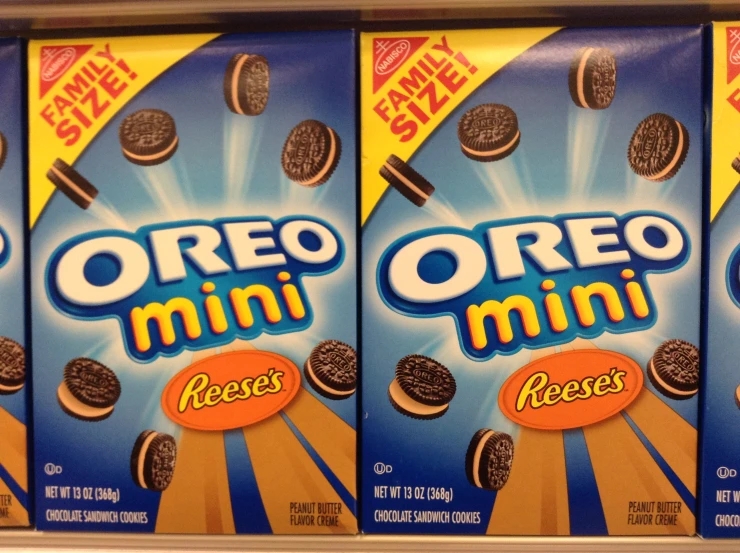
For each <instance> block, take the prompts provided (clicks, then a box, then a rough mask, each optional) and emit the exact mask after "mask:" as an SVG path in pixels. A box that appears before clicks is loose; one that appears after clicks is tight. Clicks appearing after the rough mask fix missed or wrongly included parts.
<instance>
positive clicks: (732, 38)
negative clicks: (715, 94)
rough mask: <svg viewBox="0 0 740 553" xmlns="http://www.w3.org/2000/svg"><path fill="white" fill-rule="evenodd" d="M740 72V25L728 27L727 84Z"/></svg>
mask: <svg viewBox="0 0 740 553" xmlns="http://www.w3.org/2000/svg"><path fill="white" fill-rule="evenodd" d="M738 74H740V27H727V84H730V83H731V82H732V81H733V80H735V77H737V76H738Z"/></svg>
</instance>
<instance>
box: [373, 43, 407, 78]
mask: <svg viewBox="0 0 740 553" xmlns="http://www.w3.org/2000/svg"><path fill="white" fill-rule="evenodd" d="M375 48H376V50H377V51H378V55H379V57H378V58H377V61H376V62H375V72H376V73H377V74H378V75H385V74H386V73H390V72H392V71H394V70H396V69H397V68H398V66H399V65H401V64H402V63H403V62H404V61H405V60H406V58H408V57H409V52H410V51H411V43H410V42H409V41H408V40H406V39H405V38H401V39H399V40H395V41H393V42H389V41H384V40H378V41H376V43H375Z"/></svg>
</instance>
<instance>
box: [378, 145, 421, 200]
mask: <svg viewBox="0 0 740 553" xmlns="http://www.w3.org/2000/svg"><path fill="white" fill-rule="evenodd" d="M380 176H381V177H383V178H384V179H385V180H386V181H388V184H390V185H391V186H392V187H393V188H395V189H396V190H398V191H399V192H400V193H401V194H403V197H404V198H406V199H407V200H409V201H410V202H411V203H412V204H414V205H416V206H418V207H421V206H423V205H424V204H425V203H426V202H427V200H428V199H429V197H430V196H431V195H432V194H434V186H432V184H431V183H430V182H429V181H428V180H427V179H425V178H424V177H422V176H421V175H420V174H419V173H417V172H416V171H415V170H414V169H413V168H412V167H411V166H410V165H409V164H408V163H406V162H405V161H403V160H402V159H401V158H400V157H398V156H395V155H393V154H391V155H390V156H389V157H388V159H386V160H385V163H384V164H383V166H382V167H381V168H380Z"/></svg>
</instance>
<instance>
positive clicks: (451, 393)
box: [388, 354, 457, 420]
mask: <svg viewBox="0 0 740 553" xmlns="http://www.w3.org/2000/svg"><path fill="white" fill-rule="evenodd" d="M456 391H457V384H456V383H455V378H454V377H453V376H452V373H451V372H450V371H449V369H448V368H447V367H445V366H444V365H443V364H442V363H440V362H438V361H435V360H434V359H432V358H431V357H426V356H425V355H416V354H414V355H407V356H406V357H404V358H403V359H401V360H400V361H399V362H398V364H397V365H396V377H395V378H394V379H393V381H392V382H391V385H390V386H389V387H388V398H389V399H390V402H391V405H393V407H394V409H395V410H396V411H398V412H399V413H401V414H402V415H406V416H407V417H411V418H414V419H422V420H431V419H436V418H439V417H441V416H442V415H444V414H445V413H446V412H447V410H448V409H449V408H450V402H451V401H452V398H453V397H455V392H456Z"/></svg>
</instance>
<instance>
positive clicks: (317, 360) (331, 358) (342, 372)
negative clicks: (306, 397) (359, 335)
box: [303, 340, 357, 399]
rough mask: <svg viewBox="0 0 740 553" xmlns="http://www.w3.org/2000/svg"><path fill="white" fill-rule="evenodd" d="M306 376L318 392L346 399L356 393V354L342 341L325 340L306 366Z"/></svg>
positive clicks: (304, 365)
mask: <svg viewBox="0 0 740 553" xmlns="http://www.w3.org/2000/svg"><path fill="white" fill-rule="evenodd" d="M303 374H304V376H305V377H306V381H307V382H308V383H309V385H310V386H311V388H313V389H314V390H315V391H316V393H318V394H320V395H322V396H324V397H325V398H327V399H347V398H348V397H350V396H351V395H352V394H354V393H355V390H357V352H356V351H355V350H354V348H353V347H352V346H350V345H349V344H345V343H344V342H340V341H339V340H324V341H322V342H319V343H318V345H317V346H316V347H315V348H313V350H312V351H311V355H309V357H308V359H306V362H305V363H304V364H303Z"/></svg>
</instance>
